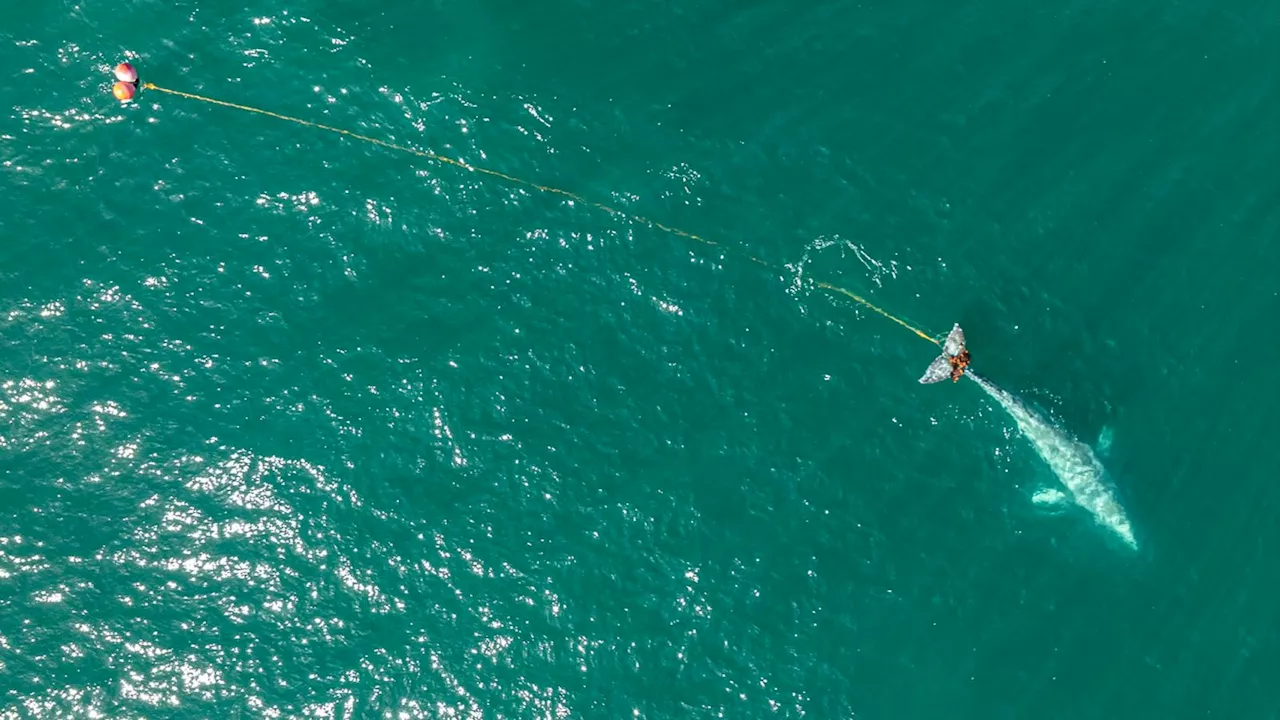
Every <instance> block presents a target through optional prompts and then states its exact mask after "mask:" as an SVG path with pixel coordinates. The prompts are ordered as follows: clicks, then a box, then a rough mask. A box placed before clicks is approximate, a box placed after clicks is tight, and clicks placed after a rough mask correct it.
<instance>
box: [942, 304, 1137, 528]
mask: <svg viewBox="0 0 1280 720" xmlns="http://www.w3.org/2000/svg"><path fill="white" fill-rule="evenodd" d="M957 358H963V361H962V362H961V363H959V371H958V372H957V371H956V367H957V364H958V363H957ZM967 364H968V353H967V352H966V351H965V342H964V331H963V330H962V329H961V328H960V326H959V325H956V326H955V327H954V328H952V330H951V333H950V334H949V335H947V339H946V341H944V342H943V344H942V354H941V355H939V356H938V357H937V358H935V359H934V361H933V362H932V363H931V364H930V365H929V368H928V369H927V370H925V373H924V375H922V376H921V377H920V382H921V383H925V384H929V383H936V382H940V381H942V380H945V379H947V378H948V377H950V378H952V380H958V379H959V377H960V373H962V374H963V375H964V376H967V377H968V378H969V379H971V380H973V381H974V382H975V383H977V384H978V387H980V388H982V389H983V391H985V392H986V393H987V395H989V396H990V397H991V399H993V400H995V401H996V403H997V404H999V405H1000V406H1001V407H1002V408H1004V410H1005V411H1006V412H1008V413H1009V415H1010V416H1012V417H1013V420H1014V422H1015V423H1017V425H1018V431H1019V432H1020V433H1021V434H1022V436H1023V437H1025V438H1026V439H1027V440H1028V441H1029V442H1030V443H1031V446H1032V447H1033V448H1034V449H1035V451H1036V454H1037V455H1039V456H1040V459H1041V460H1043V461H1044V462H1045V464H1046V465H1048V466H1049V469H1050V470H1052V471H1053V474H1054V475H1055V476H1056V477H1057V478H1058V480H1059V482H1061V483H1062V485H1063V486H1064V487H1065V488H1066V489H1067V491H1068V492H1069V493H1070V494H1071V498H1072V500H1073V501H1074V502H1075V504H1076V505H1079V506H1080V507H1082V508H1084V509H1085V510H1087V511H1089V513H1090V514H1092V515H1093V518H1094V520H1096V521H1097V523H1098V524H1099V525H1101V526H1103V527H1105V528H1107V529H1108V530H1110V531H1112V532H1113V533H1115V534H1116V535H1117V536H1119V537H1120V539H1121V540H1123V541H1124V543H1125V544H1126V545H1128V546H1129V547H1131V548H1133V549H1135V550H1136V549H1137V548H1138V542H1137V540H1136V539H1135V538H1134V535H1133V526H1132V524H1131V523H1130V522H1129V518H1128V517H1127V516H1126V515H1125V512H1124V508H1123V507H1121V506H1120V502H1119V501H1118V500H1117V499H1116V496H1115V494H1114V493H1113V492H1112V491H1111V488H1110V487H1109V485H1108V482H1107V479H1106V470H1105V468H1103V466H1102V463H1101V462H1100V461H1099V460H1098V457H1097V455H1095V454H1094V452H1093V449H1092V448H1090V447H1089V446H1088V445H1086V444H1084V443H1082V442H1080V441H1079V440H1076V439H1075V438H1073V437H1071V435H1069V434H1068V433H1067V432H1066V431H1064V430H1062V429H1061V428H1059V427H1058V426H1057V425H1055V424H1054V423H1053V422H1051V421H1049V419H1048V418H1045V417H1044V416H1043V415H1041V414H1040V413H1038V412H1036V411H1035V410H1034V409H1033V408H1031V407H1030V406H1028V405H1027V404H1026V403H1023V402H1022V401H1021V400H1019V399H1018V398H1016V397H1014V396H1013V395H1012V394H1011V393H1009V392H1007V391H1005V390H1002V389H1001V388H999V387H998V386H996V385H995V384H994V383H992V382H991V381H989V380H987V379H986V378H984V377H982V376H980V375H978V374H976V373H974V372H972V371H969V370H967Z"/></svg>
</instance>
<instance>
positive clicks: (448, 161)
mask: <svg viewBox="0 0 1280 720" xmlns="http://www.w3.org/2000/svg"><path fill="white" fill-rule="evenodd" d="M142 87H143V89H145V90H155V91H157V92H162V93H167V94H169V95H176V96H178V97H182V98H187V99H188V100H197V101H199V102H204V103H209V104H210V105H220V106H222V107H226V108H231V109H233V110H243V111H244V112H248V113H256V114H258V115H266V116H267V117H271V118H275V119H277V120H285V121H287V122H291V123H297V124H298V125H303V126H306V127H309V128H315V129H317V130H325V131H327V132H331V133H336V134H338V135H343V136H346V137H349V138H353V139H355V140H360V141H361V142H367V143H370V144H372V145H377V146H379V147H383V148H386V149H388V150H395V151H397V152H403V153H408V154H410V155H416V156H418V157H421V158H426V159H427V160H431V161H434V162H438V163H443V164H445V165H453V166H454V167H458V168H462V169H463V170H469V171H471V172H475V173H480V174H482V175H488V176H490V177H495V178H500V179H502V180H506V181H507V182H509V183H514V184H516V185H522V186H524V187H528V188H533V189H535V190H538V191H541V192H545V193H550V194H553V195H559V196H561V197H566V198H569V199H570V200H573V201H574V202H578V203H582V204H583V205H589V206H591V207H594V208H596V209H599V210H603V211H605V212H607V213H609V214H610V215H616V216H618V217H620V218H624V219H628V220H631V221H633V222H638V223H642V224H645V225H649V226H650V227H654V228H657V229H658V230H661V231H663V232H666V233H670V234H672V235H677V236H679V237H682V238H686V239H689V240H693V241H695V242H700V243H703V244H705V245H712V246H715V247H720V248H723V249H726V250H730V251H732V252H735V253H737V254H739V255H742V256H743V257H745V258H746V259H748V260H750V261H752V262H754V263H756V264H758V265H762V266H764V267H767V268H770V269H774V268H773V267H772V266H771V265H769V263H767V262H765V261H763V260H761V259H760V258H757V257H755V256H753V255H749V254H747V253H745V252H743V251H742V250H739V249H737V248H732V247H728V246H723V245H721V244H720V243H718V242H716V241H714V240H708V239H707V238H704V237H702V236H700V235H695V234H694V233H691V232H687V231H685V230H680V229H679V228H673V227H670V226H668V225H663V224H662V223H660V222H656V221H653V220H649V219H648V218H644V217H641V216H639V215H632V214H630V213H626V212H623V211H621V210H618V209H616V208H612V207H609V206H608V205H604V204H602V203H598V202H595V201H594V200H588V199H586V198H584V197H582V196H581V195H578V194H577V193H572V192H569V191H568V190H561V189H560V188H555V187H550V186H548V185H539V184H538V183H535V182H531V181H529V180H525V179H523V178H518V177H515V176H513V175H508V174H506V173H502V172H498V171H497V170H490V169H488V168H483V167H476V166H475V165H469V164H467V163H465V162H463V161H461V160H458V159H455V158H451V157H446V156H444V155H438V154H436V153H433V152H429V151H427V150H418V149H416V148H411V147H407V146H404V145H397V144H395V143H392V142H387V141H386V140H379V139H378V138H375V137H369V136H368V135H361V134H359V133H354V132H351V131H350V130H344V129H342V128H336V127H332V126H329V125H322V124H320V123H316V122H311V121H310V120H303V119H302V118H296V117H292V116H289V115H281V114H280V113H275V112H271V111H270V110H263V109H262V108H256V107H253V106H251V105H240V104H238V103H233V102H227V101H226V100H218V99H216V98H211V97H205V96H204V95H196V94H195V93H189V92H183V91H181V90H171V89H169V88H166V87H161V86H159V85H156V84H155V83H150V82H148V83H143V84H142ZM814 284H815V285H817V286H818V287H820V288H822V289H824V290H829V291H831V292H835V293H840V294H841V295H845V296H846V297H848V298H850V299H852V300H854V301H855V302H857V303H859V304H861V305H862V306H863V307H866V308H867V309H869V310H871V311H873V312H875V313H877V314H879V315H882V316H884V317H886V318H888V319H889V320H892V321H893V322H895V323H897V324H899V325H901V326H902V327H904V328H906V329H908V330H910V331H911V332H913V333H915V334H916V335H918V336H920V337H922V338H924V339H925V340H928V341H929V342H931V343H933V344H934V345H941V343H940V342H939V341H938V340H937V339H936V338H933V337H930V336H929V335H927V334H925V332H924V331H922V330H920V329H918V328H916V327H915V326H913V325H911V324H910V323H908V322H907V321H905V320H903V319H901V318H899V317H897V316H895V315H892V314H890V313H889V312H888V311H886V310H884V309H882V308H880V307H877V306H876V305H874V304H872V303H871V302H870V301H868V300H867V299H866V298H864V297H862V296H860V295H857V294H856V293H853V292H850V291H848V290H846V289H844V288H842V287H837V286H835V285H832V284H830V283H825V282H816V281H815V283H814Z"/></svg>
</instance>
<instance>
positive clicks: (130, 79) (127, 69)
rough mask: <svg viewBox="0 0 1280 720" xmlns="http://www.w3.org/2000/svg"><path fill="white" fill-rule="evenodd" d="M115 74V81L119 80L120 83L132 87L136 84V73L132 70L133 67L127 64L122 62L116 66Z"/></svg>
mask: <svg viewBox="0 0 1280 720" xmlns="http://www.w3.org/2000/svg"><path fill="white" fill-rule="evenodd" d="M115 73H116V80H119V81H120V82H122V83H129V84H130V85H134V84H137V82H138V71H137V70H134V69H133V66H132V65H130V64H129V63H127V62H122V63H120V64H119V65H117V66H116V69H115Z"/></svg>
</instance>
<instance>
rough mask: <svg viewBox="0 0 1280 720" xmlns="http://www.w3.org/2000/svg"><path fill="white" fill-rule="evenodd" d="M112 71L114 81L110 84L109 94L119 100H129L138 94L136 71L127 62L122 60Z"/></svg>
mask: <svg viewBox="0 0 1280 720" xmlns="http://www.w3.org/2000/svg"><path fill="white" fill-rule="evenodd" d="M113 72H114V73H115V76H116V83H115V84H114V85H112V86H111V94H112V95H115V97H116V99H117V100H119V101H120V102H129V101H130V100H132V99H133V97H134V96H135V95H137V94H138V71H137V70H135V69H134V67H133V66H132V65H130V64H129V63H127V62H122V63H120V64H119V65H116V67H115V70H114V71H113Z"/></svg>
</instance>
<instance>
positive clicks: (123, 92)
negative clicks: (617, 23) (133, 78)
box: [111, 82, 138, 102]
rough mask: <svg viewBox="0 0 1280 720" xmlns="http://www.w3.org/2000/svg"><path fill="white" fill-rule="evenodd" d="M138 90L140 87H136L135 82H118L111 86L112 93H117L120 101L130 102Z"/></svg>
mask: <svg viewBox="0 0 1280 720" xmlns="http://www.w3.org/2000/svg"><path fill="white" fill-rule="evenodd" d="M137 92H138V88H136V87H134V86H133V83H127V82H117V83H116V84H115V85H113V86H111V94H113V95H115V96H116V99H117V100H119V101H120V102H129V101H130V100H132V99H133V96H134V95H136V94H137Z"/></svg>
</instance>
